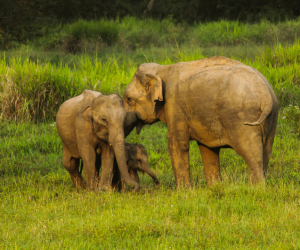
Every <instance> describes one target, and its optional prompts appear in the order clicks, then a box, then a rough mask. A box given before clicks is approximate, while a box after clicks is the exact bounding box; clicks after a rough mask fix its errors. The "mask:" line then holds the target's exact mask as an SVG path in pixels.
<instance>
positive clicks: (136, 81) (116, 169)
mask: <svg viewBox="0 0 300 250" xmlns="http://www.w3.org/2000/svg"><path fill="white" fill-rule="evenodd" d="M277 118H278V101H277V98H276V95H275V93H274V91H273V90H272V87H271V85H270V83H269V82H268V80H267V79H266V78H265V77H264V76H263V75H262V74H261V73H260V72H259V71H257V70H256V69H254V68H252V67H249V66H246V65H245V64H243V63H241V62H239V61H236V60H232V59H229V58H226V57H221V56H215V57H210V58H206V59H201V60H197V61H191V62H179V63H176V64H172V65H159V64H156V63H145V64H141V65H140V66H139V67H138V69H137V71H136V72H135V74H134V76H133V79H132V81H131V83H130V84H129V85H128V86H127V87H126V89H125V92H124V95H123V100H122V99H121V97H119V96H118V95H116V94H112V95H109V96H107V95H103V94H101V93H99V92H96V91H91V90H85V91H84V92H83V93H82V94H81V95H79V96H76V97H73V98H71V99H69V100H67V101H66V102H64V103H63V104H62V105H61V107H60V108H59V110H58V113H57V116H56V125H57V129H58V132H59V135H60V137H61V139H62V142H63V166H64V167H65V168H66V169H67V171H68V172H69V173H70V176H71V179H72V181H73V183H74V185H75V186H76V187H82V188H86V189H87V190H110V189H113V188H117V189H118V190H122V189H124V187H125V186H124V183H126V184H127V185H129V186H132V187H134V191H138V190H139V189H140V184H139V177H138V174H137V171H142V172H146V173H147V174H149V175H150V176H151V177H152V179H153V181H154V182H155V183H156V184H157V185H158V184H159V181H158V179H157V177H156V176H155V174H154V173H153V172H152V171H151V169H150V168H149V165H148V161H147V153H146V150H145V148H144V147H143V146H142V145H140V144H128V143H125V137H126V136H127V135H128V134H129V133H130V132H131V131H132V130H133V129H134V127H136V130H137V133H139V132H140V131H141V129H142V127H143V126H144V125H145V124H152V123H154V122H156V121H162V122H164V123H166V124H167V126H168V150H169V154H170V158H171V162H172V166H173V171H174V174H175V180H176V184H177V186H178V187H190V186H191V181H190V165H189V141H190V140H195V141H197V143H198V146H199V150H200V153H201V157H202V161H203V165H204V171H205V177H206V181H207V184H208V185H213V184H214V183H215V182H219V181H221V176H220V162H219V152H220V149H221V148H233V149H234V150H235V151H236V152H237V153H238V154H239V155H241V156H242V157H243V159H244V160H245V162H246V163H247V165H248V168H249V176H250V182H251V184H252V185H256V184H258V183H264V182H265V174H266V171H267V167H268V162H269V159H270V155H271V151H272V144H273V141H274V137H275V132H276V126H277ZM80 159H82V162H83V166H84V174H85V181H84V180H83V178H82V176H81V172H80V171H79V165H80ZM101 166H102V170H101V177H99V170H100V167H101Z"/></svg>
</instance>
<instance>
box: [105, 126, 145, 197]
mask: <svg viewBox="0 0 300 250" xmlns="http://www.w3.org/2000/svg"><path fill="white" fill-rule="evenodd" d="M113 131H116V132H115V133H110V134H109V142H110V143H111V144H112V146H113V148H114V153H115V156H116V160H117V163H118V167H119V170H120V173H121V178H122V179H123V180H124V181H125V183H126V184H128V185H131V186H134V191H139V190H140V184H139V183H137V182H136V181H134V180H133V179H132V178H131V177H130V175H129V173H128V168H127V165H126V157H125V140H124V131H123V128H121V129H116V130H113Z"/></svg>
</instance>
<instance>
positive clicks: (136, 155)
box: [112, 143, 159, 190]
mask: <svg viewBox="0 0 300 250" xmlns="http://www.w3.org/2000/svg"><path fill="white" fill-rule="evenodd" d="M125 154H126V163H127V168H128V172H129V174H130V176H131V178H132V179H133V180H135V181H136V182H138V183H140V179H139V175H138V173H137V172H138V171H139V172H142V173H147V174H148V175H149V176H151V178H152V179H153V181H154V182H155V184H156V185H159V181H158V179H157V177H156V175H155V174H154V173H153V172H152V170H151V169H150V167H149V165H148V155H147V151H146V149H145V148H144V147H143V145H141V144H131V143H125ZM120 177H121V176H120V172H119V169H118V165H117V162H116V161H115V164H114V177H113V184H112V186H113V187H115V188H118V189H119V190H122V189H124V183H123V182H122V181H121V178H120Z"/></svg>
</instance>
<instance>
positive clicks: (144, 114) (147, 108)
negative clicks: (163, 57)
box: [123, 63, 164, 133]
mask: <svg viewBox="0 0 300 250" xmlns="http://www.w3.org/2000/svg"><path fill="white" fill-rule="evenodd" d="M161 67H162V66H161V65H159V64H156V63H145V64H141V65H140V66H139V67H138V70H137V71H136V73H135V74H134V76H133V79H132V81H131V83H130V84H129V85H128V86H127V87H126V89H125V92H124V96H123V106H124V109H125V111H126V112H127V117H128V120H129V122H128V123H130V122H131V123H135V126H136V129H137V132H138V133H139V132H140V130H141V128H142V126H143V125H144V124H152V123H154V122H156V121H158V120H159V112H160V110H161V107H162V106H163V100H164V97H163V82H162V79H161V78H160V77H159V75H158V71H159V69H160V68H161ZM127 117H126V118H127Z"/></svg>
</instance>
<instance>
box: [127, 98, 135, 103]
mask: <svg viewBox="0 0 300 250" xmlns="http://www.w3.org/2000/svg"><path fill="white" fill-rule="evenodd" d="M127 102H128V104H129V105H133V104H134V101H133V99H132V98H130V97H127Z"/></svg>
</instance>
